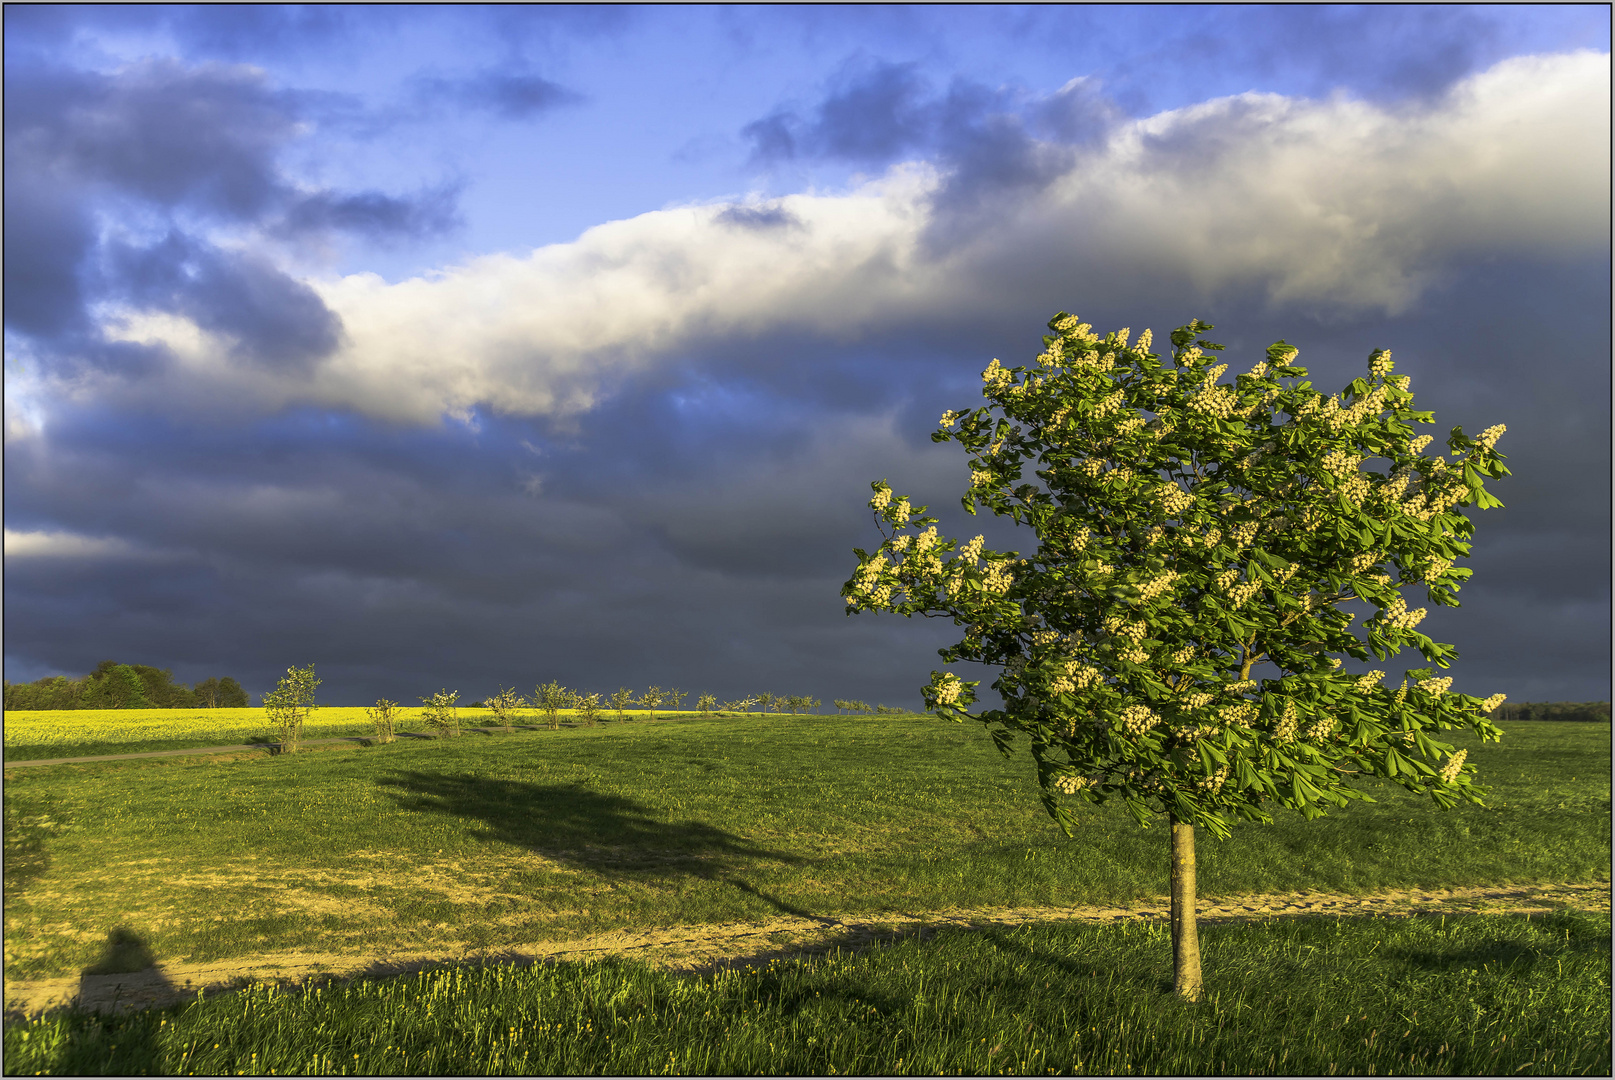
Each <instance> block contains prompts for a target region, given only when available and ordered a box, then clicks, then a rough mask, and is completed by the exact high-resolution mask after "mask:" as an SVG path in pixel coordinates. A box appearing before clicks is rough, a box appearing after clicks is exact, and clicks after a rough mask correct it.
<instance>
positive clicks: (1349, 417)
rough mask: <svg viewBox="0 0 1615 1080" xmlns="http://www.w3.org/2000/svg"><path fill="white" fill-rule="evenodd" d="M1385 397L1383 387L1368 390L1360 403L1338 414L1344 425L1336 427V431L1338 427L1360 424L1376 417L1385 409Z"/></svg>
mask: <svg viewBox="0 0 1615 1080" xmlns="http://www.w3.org/2000/svg"><path fill="white" fill-rule="evenodd" d="M1385 397H1386V389H1385V387H1383V386H1376V387H1374V389H1372V390H1370V391H1369V392H1368V393H1367V394H1366V395H1365V396H1364V397H1363V399H1362V400H1361V401H1359V402H1358V403H1357V404H1355V405H1353V406H1352V407H1351V408H1349V409H1345V410H1343V411H1342V412H1341V413H1340V417H1341V419H1342V420H1343V421H1344V423H1343V424H1340V425H1337V428H1336V429H1337V430H1338V429H1339V427H1343V426H1345V425H1346V424H1351V425H1356V424H1360V423H1362V422H1363V421H1364V420H1366V419H1368V418H1369V417H1370V416H1378V415H1379V414H1380V413H1381V412H1383V411H1384V409H1385Z"/></svg>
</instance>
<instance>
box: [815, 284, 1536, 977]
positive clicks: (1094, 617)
mask: <svg viewBox="0 0 1615 1080" xmlns="http://www.w3.org/2000/svg"><path fill="white" fill-rule="evenodd" d="M1049 328H1050V329H1051V330H1052V331H1054V333H1053V335H1052V336H1048V337H1045V338H1044V339H1043V341H1044V345H1045V351H1044V352H1043V353H1042V354H1041V355H1039V356H1038V357H1037V359H1036V362H1035V363H1034V364H1033V365H1032V366H1030V367H1016V368H1005V367H1002V366H1000V364H999V362H998V361H997V360H994V361H993V362H992V363H991V364H990V365H989V366H988V367H987V370H986V371H985V372H983V373H982V382H983V384H984V385H983V390H982V394H983V397H984V398H985V399H986V401H987V402H988V404H987V405H985V406H982V407H980V408H977V409H974V410H970V411H965V412H954V411H951V410H950V411H949V412H947V413H944V414H943V416H942V420H941V426H940V428H939V430H937V431H936V432H935V433H934V434H933V435H932V436H931V437H932V440H933V441H935V442H948V441H953V440H956V441H958V442H959V443H960V444H962V445H963V447H964V448H965V450H966V451H968V452H969V453H970V454H971V455H972V456H971V458H970V470H971V473H970V487H969V490H968V491H967V492H966V494H965V496H964V498H963V500H962V501H963V505H964V508H965V510H967V511H968V512H970V513H971V514H975V513H976V510H977V508H978V507H986V508H987V509H990V510H992V511H993V512H994V513H995V514H998V515H1002V516H1007V517H1010V518H1012V519H1013V520H1014V521H1016V522H1017V523H1018V524H1024V525H1029V526H1030V527H1031V529H1032V531H1033V533H1034V534H1035V535H1036V539H1037V549H1036V550H1035V551H1034V552H1031V553H1029V554H1027V555H1026V556H1022V555H1020V554H1019V553H1018V552H1012V551H1007V552H997V551H989V550H987V549H986V547H985V540H984V538H983V537H981V536H977V537H976V538H975V539H973V540H970V541H967V542H965V543H963V544H960V543H958V542H956V541H954V540H949V539H945V538H943V537H941V536H939V535H938V534H937V529H936V523H937V519H935V518H929V517H925V516H923V515H924V512H925V510H926V508H925V507H923V506H921V507H917V508H916V507H913V506H911V505H910V504H909V500H908V499H907V498H901V497H898V496H896V495H895V494H894V493H893V491H892V489H891V487H890V485H889V484H887V483H886V482H885V481H880V482H877V483H875V484H873V485H871V486H872V488H873V489H874V498H873V499H871V500H870V504H869V505H870V507H871V508H872V509H873V510H874V512H875V518H876V523H877V525H878V526H879V527H880V529H881V532H882V534H883V535H884V536H885V542H884V543H882V544H881V546H880V548H879V549H878V550H877V551H876V552H874V553H873V554H869V553H866V552H864V551H863V550H861V549H859V550H857V552H856V553H857V556H858V560H859V565H858V570H857V572H856V573H855V574H854V575H853V577H852V578H851V580H849V581H848V582H847V583H846V585H845V586H844V587H843V589H842V595H843V596H844V597H845V598H846V601H847V611H848V613H849V614H851V613H853V612H856V611H895V612H898V613H900V614H902V615H905V616H913V615H916V614H920V615H926V616H930V617H947V618H952V619H953V621H954V622H955V624H957V625H960V626H963V627H964V628H965V629H964V639H963V640H962V641H960V642H959V643H958V644H956V645H954V646H952V647H950V648H947V649H943V650H941V655H942V657H943V659H944V660H945V661H946V662H948V663H955V662H958V661H973V662H976V663H980V664H984V665H987V666H988V667H991V668H997V669H1001V674H1000V675H999V676H998V678H997V679H996V680H995V681H994V682H993V683H992V684H991V685H992V688H993V689H994V690H996V691H998V693H999V694H1000V695H1001V696H1002V698H1003V702H1004V705H1003V708H1001V709H989V710H985V711H982V712H980V713H976V714H972V713H970V712H969V711H968V706H969V705H971V704H973V703H974V702H975V701H976V700H977V698H976V694H975V690H976V688H977V687H978V686H979V685H980V680H976V681H965V680H961V679H960V678H959V677H958V676H957V675H954V674H952V673H951V672H950V673H942V672H933V673H932V675H931V681H930V684H929V685H928V686H926V687H924V688H923V694H924V696H925V700H926V705H927V707H928V708H929V709H930V710H932V711H934V712H936V713H937V714H939V715H941V716H945V717H950V718H952V719H954V720H963V719H965V718H967V717H968V718H971V719H974V720H977V721H980V722H981V723H983V724H985V725H987V727H988V728H989V730H990V731H991V733H992V736H993V738H994V740H995V742H996V744H997V746H998V748H999V749H1000V750H1001V751H1002V752H1003V753H1005V754H1006V755H1008V754H1009V753H1010V752H1011V750H1010V747H1011V743H1012V740H1013V739H1014V738H1015V737H1016V736H1017V735H1024V736H1026V738H1027V740H1028V742H1029V744H1030V748H1031V753H1032V757H1033V759H1034V760H1035V762H1036V765H1037V774H1038V780H1039V784H1040V787H1041V791H1042V800H1043V804H1044V806H1045V807H1046V808H1047V810H1048V812H1049V813H1050V814H1051V815H1052V816H1053V818H1054V819H1055V821H1056V822H1058V823H1059V825H1060V826H1061V828H1062V829H1064V830H1065V832H1066V833H1067V835H1070V834H1071V831H1072V826H1073V824H1074V819H1073V817H1072V814H1071V811H1070V809H1069V807H1068V804H1067V800H1070V799H1073V798H1076V799H1082V800H1086V801H1088V802H1091V803H1104V802H1106V801H1107V800H1109V799H1120V800H1122V802H1123V803H1124V804H1125V805H1126V807H1127V809H1128V810H1129V811H1130V812H1131V814H1132V815H1133V817H1134V818H1135V819H1137V821H1138V822H1139V824H1140V825H1144V826H1147V825H1148V824H1149V823H1150V821H1151V820H1152V819H1153V818H1154V816H1155V815H1157V814H1165V815H1166V816H1167V817H1168V819H1169V821H1170V824H1171V836H1172V867H1171V868H1172V874H1171V879H1172V930H1173V955H1174V970H1175V985H1176V988H1177V991H1178V993H1179V994H1181V995H1183V996H1184V997H1186V998H1189V999H1191V1000H1192V999H1196V998H1198V997H1199V995H1200V988H1201V982H1200V963H1199V948H1198V938H1197V934H1196V931H1195V923H1194V854H1193V853H1194V847H1193V842H1194V827H1195V826H1196V825H1199V826H1204V827H1205V828H1207V829H1209V830H1211V832H1212V833H1213V834H1214V835H1216V836H1218V837H1219V838H1226V837H1228V836H1229V835H1230V831H1229V826H1230V823H1231V822H1232V820H1233V819H1235V818H1244V819H1247V820H1252V821H1262V822H1270V821H1271V820H1272V815H1271V811H1270V809H1269V808H1270V807H1272V806H1273V805H1275V804H1276V805H1279V806H1284V807H1288V808H1290V809H1292V810H1296V811H1299V812H1300V813H1301V814H1303V815H1304V816H1306V817H1307V818H1308V819H1312V818H1316V817H1319V816H1321V815H1322V814H1323V813H1324V812H1325V808H1326V807H1329V806H1345V805H1347V804H1348V802H1349V801H1350V800H1352V799H1363V800H1366V801H1372V800H1371V799H1369V798H1368V796H1367V795H1365V794H1363V793H1362V792H1360V791H1357V790H1355V789H1354V788H1353V786H1352V783H1353V780H1354V778H1356V777H1360V776H1365V775H1366V776H1377V777H1383V778H1386V779H1389V780H1392V781H1395V782H1397V783H1400V784H1401V785H1402V786H1404V787H1405V788H1407V789H1408V790H1410V791H1413V792H1416V793H1421V794H1428V795H1430V796H1431V798H1432V799H1433V800H1434V801H1435V802H1436V803H1437V804H1438V805H1439V806H1441V807H1442V808H1450V807H1452V806H1455V805H1456V804H1457V803H1458V802H1459V801H1460V800H1465V801H1468V802H1471V803H1475V804H1477V805H1480V801H1481V796H1482V795H1483V794H1484V793H1483V792H1482V791H1481V790H1480V789H1478V788H1476V787H1474V786H1473V785H1472V782H1471V777H1472V773H1473V766H1470V765H1466V764H1465V763H1464V752H1462V751H1459V752H1457V753H1454V752H1453V747H1452V745H1451V744H1449V743H1445V742H1442V741H1440V732H1442V731H1443V730H1449V729H1456V728H1470V729H1472V730H1474V731H1476V732H1478V733H1479V734H1480V736H1481V738H1482V740H1484V741H1492V740H1496V739H1497V738H1499V737H1500V735H1501V732H1500V731H1499V730H1498V728H1497V727H1495V726H1494V725H1493V724H1492V723H1491V722H1490V721H1489V720H1488V719H1487V717H1486V714H1487V713H1489V712H1491V711H1492V710H1493V709H1495V708H1496V707H1497V706H1498V705H1499V704H1500V703H1501V702H1502V701H1503V699H1504V695H1502V694H1494V695H1492V696H1490V697H1488V698H1486V699H1484V700H1482V699H1480V698H1477V697H1471V696H1467V695H1463V694H1453V693H1449V692H1448V690H1449V688H1450V686H1451V684H1452V679H1451V678H1439V679H1438V678H1433V677H1432V675H1433V672H1432V671H1431V670H1430V669H1428V668H1423V669H1418V670H1409V671H1408V672H1407V675H1406V677H1405V678H1404V679H1403V680H1402V682H1401V685H1400V686H1398V687H1396V688H1395V689H1392V688H1390V687H1387V686H1385V685H1382V682H1381V680H1383V679H1384V677H1385V672H1383V671H1372V672H1370V673H1368V674H1367V675H1363V676H1352V675H1347V674H1345V673H1343V672H1341V671H1339V668H1340V666H1341V663H1342V661H1341V660H1340V658H1339V657H1338V656H1333V657H1332V656H1331V655H1330V654H1332V653H1344V654H1346V655H1348V656H1352V657H1355V658H1356V659H1359V660H1365V661H1366V660H1367V659H1368V651H1369V650H1372V651H1373V653H1374V655H1375V656H1376V657H1378V658H1379V659H1380V660H1385V659H1387V658H1388V657H1389V656H1393V655H1395V654H1396V653H1397V652H1398V651H1399V650H1400V649H1401V648H1403V647H1406V646H1409V645H1411V646H1413V647H1416V648H1417V649H1418V650H1419V651H1420V653H1421V654H1422V655H1423V657H1424V658H1425V659H1426V660H1428V661H1431V662H1433V663H1435V664H1436V665H1438V666H1439V667H1442V668H1446V667H1447V666H1448V662H1449V660H1450V659H1451V658H1453V657H1455V656H1456V655H1457V653H1456V652H1455V650H1454V649H1453V648H1452V647H1451V646H1448V645H1442V644H1440V643H1438V642H1435V641H1432V640H1431V639H1430V638H1428V637H1426V636H1425V635H1423V634H1420V633H1418V631H1417V630H1416V629H1415V627H1416V626H1417V625H1418V623H1419V622H1420V620H1422V619H1423V618H1424V616H1425V614H1426V609H1425V608H1422V607H1420V608H1417V609H1414V610H1409V609H1408V602H1407V600H1406V599H1405V598H1404V597H1403V596H1402V595H1401V591H1402V589H1403V588H1404V587H1407V586H1411V585H1413V584H1415V583H1422V584H1423V585H1424V586H1425V589H1426V597H1427V598H1428V600H1429V601H1430V602H1432V603H1437V604H1443V605H1446V606H1449V607H1457V606H1458V601H1457V600H1456V599H1455V597H1454V594H1455V593H1457V591H1458V589H1459V584H1458V583H1459V582H1460V581H1462V580H1464V579H1466V578H1467V577H1469V575H1470V571H1469V570H1467V569H1459V568H1455V567H1454V565H1453V563H1454V561H1455V560H1456V559H1458V558H1459V557H1461V556H1463V555H1466V554H1468V552H1469V544H1468V543H1466V542H1465V540H1467V539H1468V538H1469V537H1470V536H1471V535H1472V534H1473V527H1472V525H1471V524H1470V522H1469V521H1468V519H1467V518H1465V517H1464V516H1463V515H1461V514H1458V513H1455V512H1454V511H1453V508H1454V507H1455V506H1465V505H1468V504H1469V503H1471V502H1473V503H1475V504H1477V505H1478V506H1479V507H1481V508H1486V507H1492V506H1501V505H1502V504H1501V503H1500V502H1498V501H1497V500H1496V499H1495V498H1493V497H1492V496H1491V495H1489V494H1488V493H1487V492H1486V491H1485V490H1484V489H1483V487H1482V480H1481V478H1482V477H1483V476H1488V477H1493V478H1496V477H1500V476H1506V475H1508V474H1509V473H1508V470H1507V469H1506V468H1504V467H1503V465H1502V464H1501V462H1502V460H1503V455H1501V454H1498V453H1496V452H1495V450H1494V446H1495V445H1496V442H1497V439H1498V437H1499V436H1500V435H1501V434H1502V433H1503V432H1504V430H1505V428H1504V426H1503V425H1501V424H1499V425H1497V426H1495V427H1492V428H1489V429H1487V430H1486V431H1484V432H1482V433H1481V434H1480V435H1479V436H1476V437H1474V438H1469V437H1466V436H1465V435H1464V433H1463V430H1462V429H1461V428H1453V429H1452V433H1451V435H1450V437H1449V438H1448V439H1447V446H1448V447H1449V448H1450V449H1451V451H1452V452H1453V454H1454V461H1453V462H1452V463H1450V464H1449V463H1448V462H1446V461H1444V460H1443V459H1442V458H1441V457H1425V456H1423V455H1422V454H1421V451H1422V450H1423V449H1424V448H1425V446H1427V445H1428V444H1429V443H1430V442H1431V437H1430V436H1428V435H1424V436H1415V435H1414V432H1413V430H1412V429H1411V428H1410V427H1408V426H1407V422H1408V421H1414V422H1418V423H1432V422H1433V419H1432V418H1433V414H1431V413H1420V412H1414V411H1412V408H1411V406H1412V400H1413V399H1412V394H1411V393H1410V391H1409V389H1408V385H1409V379H1408V377H1407V376H1405V375H1403V376H1400V377H1397V378H1391V377H1390V375H1391V371H1392V369H1393V365H1392V363H1391V359H1390V353H1389V352H1386V351H1383V350H1375V351H1374V352H1373V353H1371V354H1370V355H1369V358H1368V370H1369V377H1368V378H1367V379H1362V378H1359V379H1356V380H1354V381H1353V382H1352V383H1351V385H1350V386H1348V387H1347V388H1346V389H1345V390H1344V391H1343V392H1342V393H1341V395H1340V396H1339V397H1338V398H1337V397H1335V396H1331V395H1327V394H1320V393H1318V392H1316V391H1314V390H1312V388H1311V383H1309V382H1305V381H1299V380H1300V377H1302V376H1305V375H1306V374H1307V371H1306V369H1305V368H1303V367H1299V366H1297V365H1296V364H1295V358H1296V356H1297V350H1296V349H1295V348H1294V347H1292V346H1290V345H1288V344H1286V343H1285V342H1283V341H1279V342H1277V343H1275V344H1274V345H1272V346H1271V347H1270V348H1269V349H1268V350H1267V357H1266V359H1265V360H1263V361H1261V362H1259V363H1257V364H1256V365H1255V366H1254V367H1253V368H1252V369H1251V370H1250V371H1249V372H1248V373H1247V374H1244V375H1240V376H1239V377H1238V378H1237V379H1236V380H1235V382H1234V385H1232V386H1229V385H1224V384H1219V383H1218V382H1217V380H1218V378H1219V377H1220V376H1221V375H1222V374H1223V372H1224V371H1226V370H1227V368H1228V365H1227V364H1219V363H1215V360H1216V357H1215V356H1212V355H1208V354H1212V353H1216V352H1218V351H1220V350H1221V349H1222V346H1221V345H1217V344H1214V343H1212V342H1209V341H1207V340H1205V339H1204V338H1201V337H1199V335H1200V334H1202V333H1203V332H1205V331H1208V330H1211V329H1212V327H1211V326H1210V325H1208V324H1205V323H1202V322H1200V321H1199V320H1195V321H1193V322H1191V323H1189V324H1188V325H1187V326H1184V327H1181V328H1179V329H1178V330H1176V331H1174V332H1173V333H1172V335H1171V340H1172V357H1171V361H1170V363H1169V364H1168V363H1163V362H1162V361H1161V358H1160V357H1159V356H1158V355H1157V354H1155V353H1153V352H1151V351H1150V345H1151V335H1150V332H1149V331H1148V330H1146V331H1144V333H1143V334H1141V335H1140V336H1139V338H1138V339H1137V341H1135V342H1133V343H1132V344H1129V342H1128V337H1129V331H1128V330H1126V329H1123V330H1120V331H1117V332H1114V333H1110V334H1107V335H1105V336H1104V337H1100V336H1099V335H1097V334H1095V333H1093V332H1092V329H1091V327H1090V326H1089V325H1088V324H1086V323H1082V322H1079V321H1078V320H1077V319H1076V318H1075V317H1073V316H1071V315H1068V314H1065V313H1064V312H1062V313H1060V314H1059V315H1058V316H1056V317H1055V318H1054V319H1053V320H1052V321H1051V322H1050V323H1049ZM1281 415H1282V416H1283V419H1282V420H1281V419H1280V417H1281ZM1460 455H1461V457H1460ZM1367 458H1383V459H1386V460H1388V461H1389V462H1390V463H1391V467H1390V470H1389V472H1388V473H1386V474H1382V473H1378V472H1370V471H1363V469H1362V465H1363V462H1364V461H1365V459H1367ZM1028 469H1030V470H1031V473H1032V477H1035V480H1034V479H1032V478H1031V477H1028V476H1027V475H1026V472H1027V470H1028ZM1393 573H1394V575H1395V576H1394V578H1393V576H1392V575H1393ZM1347 600H1363V601H1367V602H1368V603H1370V604H1372V605H1373V606H1374V607H1375V608H1376V609H1377V612H1376V614H1375V615H1374V616H1372V617H1371V618H1370V619H1368V620H1367V621H1366V622H1365V624H1364V630H1365V632H1366V639H1359V638H1358V637H1357V636H1355V635H1354V634H1352V633H1351V632H1350V631H1349V627H1350V625H1351V623H1352V621H1353V618H1354V616H1352V615H1350V614H1348V613H1346V612H1342V611H1339V610H1337V609H1336V605H1337V604H1339V603H1341V602H1343V601H1347ZM1264 660H1265V661H1267V662H1269V663H1270V664H1271V665H1273V666H1274V667H1275V668H1277V669H1278V671H1279V675H1278V676H1277V677H1272V678H1259V679H1258V678H1252V674H1251V673H1252V669H1253V667H1254V666H1255V665H1256V664H1257V663H1259V662H1261V661H1264Z"/></svg>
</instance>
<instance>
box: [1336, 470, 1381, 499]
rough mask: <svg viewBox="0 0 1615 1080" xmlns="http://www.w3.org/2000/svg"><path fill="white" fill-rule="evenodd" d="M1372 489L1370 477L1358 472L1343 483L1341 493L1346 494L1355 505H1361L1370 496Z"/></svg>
mask: <svg viewBox="0 0 1615 1080" xmlns="http://www.w3.org/2000/svg"><path fill="white" fill-rule="evenodd" d="M1372 490H1373V485H1372V484H1371V483H1370V481H1369V479H1368V477H1366V476H1364V475H1363V474H1362V473H1357V474H1356V475H1355V476H1352V477H1350V478H1348V479H1347V480H1346V482H1345V483H1344V484H1342V485H1341V488H1340V493H1341V494H1342V495H1344V496H1346V498H1347V500H1348V501H1350V502H1351V504H1352V505H1353V506H1361V505H1362V504H1363V502H1364V500H1366V499H1367V498H1368V494H1369V492H1370V491H1372Z"/></svg>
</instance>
